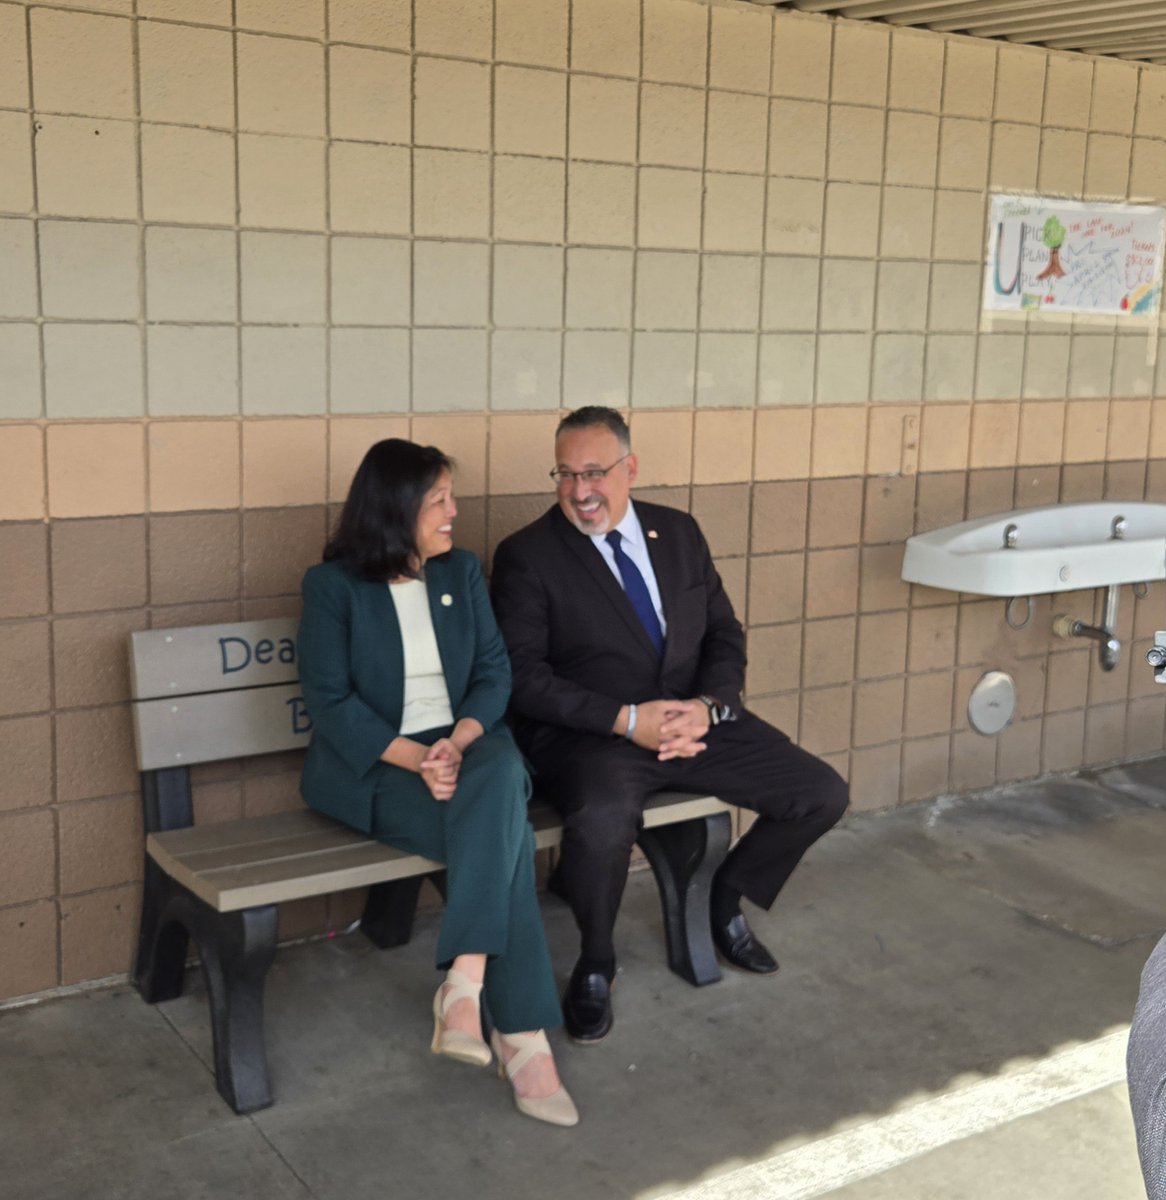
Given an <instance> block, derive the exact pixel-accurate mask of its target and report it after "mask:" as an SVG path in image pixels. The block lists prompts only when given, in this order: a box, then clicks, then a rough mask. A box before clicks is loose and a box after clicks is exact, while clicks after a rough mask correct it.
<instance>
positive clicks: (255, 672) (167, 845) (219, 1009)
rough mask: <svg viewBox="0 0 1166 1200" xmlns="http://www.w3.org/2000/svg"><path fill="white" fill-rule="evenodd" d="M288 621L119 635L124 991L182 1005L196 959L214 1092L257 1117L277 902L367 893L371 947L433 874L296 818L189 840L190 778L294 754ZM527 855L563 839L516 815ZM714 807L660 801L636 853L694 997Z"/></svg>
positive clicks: (192, 832) (249, 823)
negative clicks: (124, 691) (133, 829)
mask: <svg viewBox="0 0 1166 1200" xmlns="http://www.w3.org/2000/svg"><path fill="white" fill-rule="evenodd" d="M295 632H296V624H295V622H294V621H291V620H270V621H250V622H245V623H241V624H233V625H202V626H192V627H189V628H184V629H165V630H157V631H149V632H145V633H135V634H131V638H130V665H131V680H132V689H133V696H134V704H133V709H134V736H135V742H136V747H137V756H138V768H139V770H140V772H141V789H142V804H143V808H144V812H145V826H146V835H147V836H146V864H145V892H144V897H143V904H142V923H141V930H140V933H139V939H138V951H137V958H136V962H135V967H134V982H135V984H136V986H137V988H138V990H139V991H140V992H141V994H142V997H143V998H144V999H145V1000H146V1002H147V1003H149V1004H155V1003H157V1002H159V1001H161V1000H170V999H173V998H174V997H176V996H178V995H179V994H180V993H181V991H182V982H183V973H184V968H185V964H186V956H187V949H188V945H189V941H190V939H191V938H192V937H193V939H194V941H195V944H196V946H197V948H198V955H199V959H200V961H201V965H202V972H203V977H204V980H205V982H206V989H207V995H208V999H209V1002H210V1014H211V1031H212V1035H213V1040H214V1058H215V1080H216V1084H217V1086H218V1089H219V1092H220V1094H221V1095H222V1096H223V1098H224V1099H225V1100H226V1101H227V1103H228V1104H230V1105H231V1107H232V1108H233V1109H234V1110H235V1111H236V1112H238V1113H246V1112H253V1111H255V1110H256V1109H260V1108H265V1107H267V1106H268V1105H269V1104H271V1102H272V1097H271V1088H270V1084H269V1081H268V1073H267V1059H266V1052H265V1049H264V1041H263V987H264V980H265V978H266V975H267V970H268V967H269V966H270V965H271V961H272V958H273V957H274V954H275V947H276V937H277V928H278V925H277V908H276V906H277V905H278V904H280V903H281V902H283V901H286V900H298V899H301V898H303V897H307V896H320V895H325V894H327V893H330V892H337V891H343V890H346V889H349V888H359V887H367V888H368V899H367V901H366V904H365V908H364V915H363V917H362V918H361V922H360V928H361V930H362V931H363V932H364V933H365V934H366V935H367V936H368V937H369V938H370V939H371V940H372V941H373V943H374V944H375V945H377V946H379V947H382V948H387V947H390V946H399V945H402V944H403V943H405V942H407V941H408V940H409V937H410V935H411V933H412V927H413V917H414V913H415V911H416V906H417V898H418V894H419V892H420V888H421V884H422V883H423V882H424V880H425V879H426V878H433V879H434V882H435V883H437V885H438V888H439V890H440V889H441V888H442V885H443V881H444V869H443V867H442V865H441V864H440V863H436V862H433V861H431V860H429V859H426V858H422V857H421V856H420V855H416V854H408V853H405V852H404V851H401V850H396V849H394V848H393V847H391V846H386V845H383V844H382V843H380V842H377V841H373V840H372V839H370V838H367V837H365V836H364V835H363V834H361V833H358V832H357V831H355V830H353V829H350V828H349V827H348V826H346V825H342V824H340V823H338V822H336V821H333V820H331V819H330V818H328V817H325V816H323V815H321V814H320V813H316V812H312V811H311V810H309V809H307V808H304V809H302V810H299V811H292V812H283V813H276V814H274V815H270V816H263V817H252V818H248V819H245V820H240V821H228V822H221V823H215V824H210V825H201V826H195V825H194V811H193V802H192V795H191V782H190V767H191V766H192V765H194V764H196V763H204V762H215V761H220V760H222V759H231V758H246V757H250V756H253V755H260V754H270V753H275V752H278V751H282V750H289V749H295V748H299V747H303V746H305V745H306V744H307V742H308V738H309V736H310V733H311V722H310V720H309V718H308V715H307V711H306V709H305V707H304V702H303V697H302V695H301V694H300V689H299V684H298V682H297V678H298V677H297V669H296V651H295ZM530 816H531V822H532V824H533V826H534V830H535V840H536V842H537V845H538V846H539V847H540V848H547V847H552V846H557V845H558V844H559V841H560V839H561V837H562V825H561V823H560V821H559V817H558V814H557V813H555V812H554V810H553V809H552V808H551V807H550V806H548V805H546V804H545V803H540V802H536V803H534V804H532V806H531V813H530ZM729 838H730V818H729V810H728V807H727V806H726V805H725V804H723V803H722V802H721V801H720V800H717V799H716V798H715V797H711V796H688V795H681V794H678V793H661V794H659V795H657V796H654V797H653V798H652V800H651V801H650V803H649V805H648V807H647V809H646V811H645V814H644V829H643V832H642V833H641V835H640V838H639V844H640V846H641V847H642V849H643V851H644V854H645V856H646V858H647V859H648V862H649V863H650V864H651V867H652V870H653V872H654V874H655V877H656V882H657V884H658V886H659V890H660V898H661V903H662V906H663V910H664V929H665V937H666V941H667V949H668V965H669V966H670V967H671V968H672V970H673V971H675V972H676V973H677V974H678V975H680V976H681V977H682V978H683V979H686V980H687V981H688V982H689V983H692V984H694V985H696V986H702V985H704V984H708V983H714V982H716V981H717V980H718V979H720V977H721V973H720V970H719V968H718V966H717V963H716V957H715V953H714V950H713V946H712V940H711V936H710V931H709V914H708V901H709V887H710V884H711V881H712V875H713V872H714V871H715V869H716V867H717V866H718V865H719V863H720V861H721V859H722V858H723V857H724V855H725V853H726V852H727V850H728V847H729Z"/></svg>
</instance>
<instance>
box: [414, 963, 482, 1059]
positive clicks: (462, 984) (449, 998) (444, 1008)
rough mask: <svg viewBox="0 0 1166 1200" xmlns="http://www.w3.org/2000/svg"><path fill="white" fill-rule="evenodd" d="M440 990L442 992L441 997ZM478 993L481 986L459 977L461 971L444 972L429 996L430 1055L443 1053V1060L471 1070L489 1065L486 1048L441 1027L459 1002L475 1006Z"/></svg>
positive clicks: (461, 1033)
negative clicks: (470, 1002) (442, 980)
mask: <svg viewBox="0 0 1166 1200" xmlns="http://www.w3.org/2000/svg"><path fill="white" fill-rule="evenodd" d="M443 988H444V989H446V990H445V994H444V995H442V989H443ZM481 993H482V985H481V984H480V983H478V982H476V981H475V980H473V979H470V978H469V976H467V975H463V974H462V973H461V971H452V970H451V971H449V972H447V974H446V976H445V981H444V983H442V985H441V987H439V988H438V989H437V994H436V995H435V996H434V997H433V1042H432V1043H431V1045H430V1047H429V1048H430V1050H432V1051H433V1053H434V1054H444V1055H445V1056H446V1058H453V1059H456V1060H457V1061H458V1062H464V1063H470V1064H472V1065H473V1066H475V1067H488V1066H489V1065H490V1062H491V1059H492V1055H491V1054H490V1047H489V1046H487V1045H486V1043H485V1042H484V1041H482V1039H481V1038H476V1037H474V1036H473V1034H469V1033H466V1032H465V1031H464V1030H461V1029H446V1027H445V1015H446V1013H447V1012H449V1010H450V1009H451V1008H452V1007H453V1006H454V1005H455V1004H456V1003H457V1002H458V1001H459V1000H472V1001H473V1002H474V1004H475V1005H476V1004H478V1002H479V998H480V996H481Z"/></svg>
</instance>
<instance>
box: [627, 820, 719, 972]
mask: <svg viewBox="0 0 1166 1200" xmlns="http://www.w3.org/2000/svg"><path fill="white" fill-rule="evenodd" d="M731 833H732V831H731V828H730V820H729V814H728V813H727V812H720V813H712V814H710V815H709V816H707V817H697V818H695V819H693V820H691V821H680V822H678V823H677V824H675V825H660V826H657V827H655V828H654V829H643V830H641V831H640V836H639V838H638V839H637V840H638V842H639V844H640V847H641V849H642V850H643V851H644V854H645V855H646V856H647V859H648V862H649V863H650V864H651V866H652V872H653V874H654V875H655V876H656V884H657V886H658V887H659V889H660V903H661V905H662V906H663V909H664V933H665V936H666V938H667V941H668V965H669V967H671V968H672V970H673V971H675V972H676V974H677V975H679V976H680V977H681V978H682V979H686V980H688V982H689V983H691V984H692V985H693V986H694V987H703V986H704V985H705V984H706V983H716V982H717V980H718V979H720V978H721V970H720V967H718V966H717V958H716V953H715V951H714V950H713V940H712V930H711V929H710V927H709V893H710V891H711V889H712V882H713V873H714V872H715V871H716V869H717V867H719V866H720V864H721V861H722V860H723V859H724V857H725V855H726V854H727V853H728V851H729V840H730V837H731Z"/></svg>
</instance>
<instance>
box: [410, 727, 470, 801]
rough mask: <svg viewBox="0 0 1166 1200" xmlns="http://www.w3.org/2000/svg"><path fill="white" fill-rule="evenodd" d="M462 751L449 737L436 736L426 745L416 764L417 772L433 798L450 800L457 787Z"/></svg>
mask: <svg viewBox="0 0 1166 1200" xmlns="http://www.w3.org/2000/svg"><path fill="white" fill-rule="evenodd" d="M461 765H462V752H461V751H460V750H459V749H458V748H457V746H456V745H454V743H453V741H452V740H451V739H450V738H447V737H444V738H438V739H437V741H436V742H434V743H433V745H432V746H430V747H428V749H427V750H426V753H425V756H424V757H423V758H422V759H421V762H420V763H419V764H418V767H417V773H418V774H419V775H420V776H421V778H422V779H423V780H424V781H425V786H426V787H427V788H428V789H429V791H430V793H431V794H432V796H433V798H434V800H451V799H453V794H454V791H455V790H456V789H457V776H458V770H459V768H460V767H461Z"/></svg>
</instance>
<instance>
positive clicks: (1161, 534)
mask: <svg viewBox="0 0 1166 1200" xmlns="http://www.w3.org/2000/svg"><path fill="white" fill-rule="evenodd" d="M902 577H903V579H904V580H905V581H906V582H907V583H921V584H926V585H927V586H928V587H933V588H945V589H947V590H948V591H952V592H969V593H972V594H973V595H979V596H1006V597H1008V599H1009V604H1008V607H1007V609H1006V611H1005V616H1006V619H1007V620H1008V623H1009V624H1010V625H1012V626H1013V628H1019V627H1020V626H1018V625H1016V624H1014V622H1013V620H1012V602H1013V601H1014V600H1016V599H1023V598H1028V600H1029V612H1030V613H1031V597H1033V596H1043V595H1047V594H1050V593H1053V592H1075V591H1080V590H1082V589H1085V588H1104V589H1105V616H1104V620H1103V621H1102V623H1101V624H1100V625H1090V624H1087V623H1086V622H1084V621H1080V620H1077V619H1076V618H1074V617H1071V616H1069V615H1068V614H1061V615H1058V616H1057V617H1055V618H1054V620H1053V632H1054V633H1055V634H1057V635H1058V636H1059V637H1086V638H1091V639H1093V640H1094V641H1096V642H1097V643H1098V655H1099V659H1100V662H1101V666H1102V667H1103V669H1105V670H1107V671H1112V670H1113V668H1114V667H1115V666H1116V665H1117V662H1118V658H1119V656H1120V653H1121V643H1120V642H1119V641H1118V639H1117V636H1116V634H1115V629H1116V627H1117V601H1118V589H1119V588H1120V587H1121V585H1122V584H1126V583H1129V584H1133V585H1134V586H1135V590H1137V589H1138V588H1144V587H1145V585H1146V584H1147V583H1148V582H1149V581H1150V580H1153V579H1166V504H1152V503H1145V502H1142V501H1137V502H1126V501H1111V500H1101V501H1090V502H1088V503H1081V504H1050V505H1046V506H1044V507H1042V508H1022V509H1017V510H1015V511H1013V512H1006V513H997V514H995V515H994V516H990V517H978V518H976V519H975V520H974V521H961V522H959V524H956V525H948V526H946V527H945V528H943V529H933V530H931V531H930V532H929V533H917V534H916V535H915V536H914V537H910V538H908V539H907V546H906V551H905V553H904V555H903V569H902ZM1022 624H1023V623H1022ZM1156 641H1157V642H1158V643H1159V644H1158V645H1156V646H1155V647H1154V649H1153V650H1152V651H1151V652H1150V654H1148V655H1147V660H1148V661H1149V662H1150V665H1151V666H1153V667H1154V668H1155V671H1154V673H1155V678H1156V679H1158V680H1159V681H1160V682H1162V683H1166V631H1162V632H1160V633H1159V634H1158V636H1157V638H1156ZM1155 658H1158V659H1160V661H1155Z"/></svg>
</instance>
